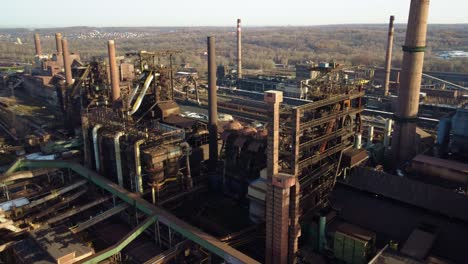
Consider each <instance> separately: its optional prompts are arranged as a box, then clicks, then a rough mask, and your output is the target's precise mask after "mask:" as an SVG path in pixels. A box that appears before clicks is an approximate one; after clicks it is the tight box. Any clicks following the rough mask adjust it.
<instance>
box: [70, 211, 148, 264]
mask: <svg viewBox="0 0 468 264" xmlns="http://www.w3.org/2000/svg"><path fill="white" fill-rule="evenodd" d="M156 219H157V217H156V216H150V217H148V218H147V219H146V220H145V221H144V222H143V223H141V224H140V225H138V226H137V227H135V228H134V229H133V230H132V231H131V232H130V233H129V234H128V235H127V236H125V237H124V238H122V239H121V240H120V241H119V242H117V244H115V245H114V246H112V247H110V248H108V249H106V250H104V251H101V252H99V253H97V254H95V255H92V256H89V257H87V258H85V259H83V260H81V261H79V262H77V263H80V264H97V263H99V262H101V261H103V260H106V259H108V258H109V257H112V256H113V255H115V254H117V253H119V252H120V251H122V249H124V248H125V247H126V246H127V245H128V244H130V243H131V242H132V241H133V240H135V239H136V238H137V237H138V236H139V235H141V234H142V233H143V232H144V231H145V230H146V229H147V228H148V227H150V226H151V225H152V224H153V223H154V222H156Z"/></svg>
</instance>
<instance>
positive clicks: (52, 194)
mask: <svg viewBox="0 0 468 264" xmlns="http://www.w3.org/2000/svg"><path fill="white" fill-rule="evenodd" d="M86 183H88V181H87V180H81V181H78V182H76V183H74V184H72V185H69V186H67V187H64V188H62V189H58V190H52V191H50V194H49V195H47V196H44V197H42V198H41V199H38V200H35V201H33V202H31V203H30V204H28V205H25V206H24V208H25V209H26V210H27V209H30V208H33V207H36V206H38V205H41V204H43V203H45V202H47V201H50V200H52V199H55V198H57V197H58V196H59V195H62V194H64V193H67V192H70V191H72V190H74V189H76V188H78V187H80V186H83V185H85V184H86Z"/></svg>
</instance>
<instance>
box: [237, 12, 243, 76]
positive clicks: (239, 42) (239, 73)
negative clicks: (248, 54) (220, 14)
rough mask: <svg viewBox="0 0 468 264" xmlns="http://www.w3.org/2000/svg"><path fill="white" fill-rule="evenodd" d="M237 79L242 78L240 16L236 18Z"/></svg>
mask: <svg viewBox="0 0 468 264" xmlns="http://www.w3.org/2000/svg"><path fill="white" fill-rule="evenodd" d="M237 79H242V30H241V20H240V18H238V19H237Z"/></svg>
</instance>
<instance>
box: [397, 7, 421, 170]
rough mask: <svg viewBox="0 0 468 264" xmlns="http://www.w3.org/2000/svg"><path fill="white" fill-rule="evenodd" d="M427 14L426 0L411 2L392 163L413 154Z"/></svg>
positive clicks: (399, 161)
mask: <svg viewBox="0 0 468 264" xmlns="http://www.w3.org/2000/svg"><path fill="white" fill-rule="evenodd" d="M428 13H429V0H411V7H410V13H409V18H408V26H407V27H408V28H407V30H406V40H405V45H404V46H403V52H404V53H403V66H402V70H401V84H400V90H399V95H398V101H397V110H396V111H395V121H396V122H395V130H394V133H393V138H392V153H393V157H394V161H395V162H396V164H401V163H402V162H404V161H407V160H409V159H411V158H412V157H413V156H414V155H415V153H416V148H415V145H416V121H417V115H418V110H419V92H420V89H421V78H422V70H423V63H424V51H425V49H426V31H427V17H428Z"/></svg>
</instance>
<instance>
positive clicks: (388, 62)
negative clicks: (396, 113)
mask: <svg viewBox="0 0 468 264" xmlns="http://www.w3.org/2000/svg"><path fill="white" fill-rule="evenodd" d="M393 21H395V17H394V16H390V24H389V26H388V41H387V55H386V56H385V84H384V89H385V90H384V95H385V96H388V90H389V85H390V73H391V71H392V50H393V32H394V31H395V29H394V27H393Z"/></svg>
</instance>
